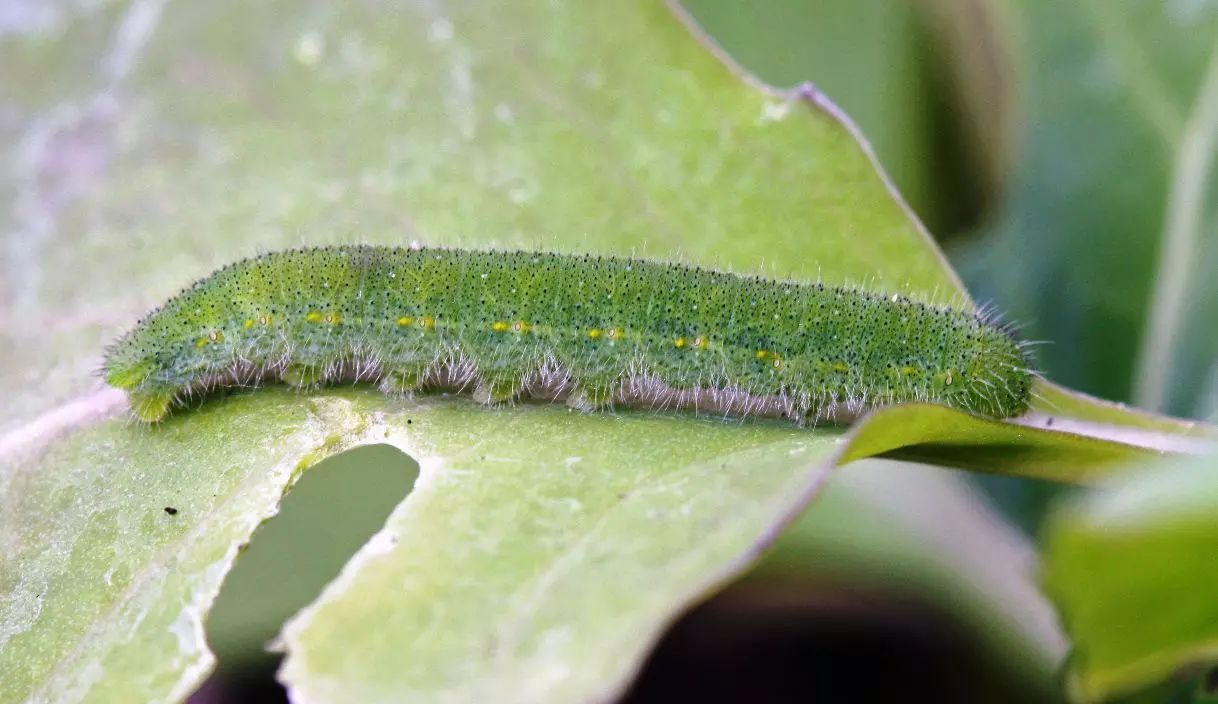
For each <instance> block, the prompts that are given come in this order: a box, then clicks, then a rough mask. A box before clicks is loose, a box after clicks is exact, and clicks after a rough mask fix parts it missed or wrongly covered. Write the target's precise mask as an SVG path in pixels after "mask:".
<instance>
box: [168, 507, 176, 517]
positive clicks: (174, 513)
mask: <svg viewBox="0 0 1218 704" xmlns="http://www.w3.org/2000/svg"><path fill="white" fill-rule="evenodd" d="M165 513H168V514H169V515H170V516H176V515H178V510H177V509H176V508H174V507H173V506H166V507H165Z"/></svg>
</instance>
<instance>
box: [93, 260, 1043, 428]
mask: <svg viewBox="0 0 1218 704" xmlns="http://www.w3.org/2000/svg"><path fill="white" fill-rule="evenodd" d="M104 375H105V379H106V381H107V382H108V383H109V384H111V385H112V386H115V387H118V388H120V389H125V390H126V391H127V392H128V394H129V396H130V399H131V405H132V408H133V410H134V412H135V415H136V416H138V417H139V418H140V419H141V420H144V421H147V422H156V421H159V420H161V419H162V418H164V417H165V415H166V414H167V413H168V412H169V411H170V409H171V408H172V407H173V406H174V404H175V403H180V402H182V401H183V400H184V399H185V398H186V397H187V396H189V395H191V394H193V393H195V392H200V391H206V390H208V389H211V388H214V387H222V386H234V385H242V386H244V385H250V384H256V383H258V382H260V381H263V380H268V379H281V380H283V381H285V382H287V383H288V384H291V385H293V386H297V387H313V386H316V385H320V384H323V383H326V382H335V381H339V380H370V381H377V382H379V384H380V388H381V389H382V390H384V391H385V392H387V393H392V394H404V393H409V392H412V391H414V390H416V389H421V388H425V387H429V386H440V387H448V388H456V389H459V390H465V389H469V390H472V391H473V394H474V398H475V399H476V400H478V401H479V402H481V403H486V404H501V403H506V402H510V401H513V400H515V399H517V398H520V397H525V396H532V397H542V398H550V399H565V400H566V402H567V403H568V404H569V405H571V406H572V407H575V408H580V409H584V410H592V409H599V408H604V407H607V406H610V405H612V404H613V403H623V404H627V405H634V406H642V407H652V408H693V409H695V410H698V411H707V412H715V413H724V414H732V415H741V416H743V415H769V416H785V417H788V418H792V419H795V420H797V421H799V422H801V423H802V422H805V421H807V420H812V421H815V420H818V419H820V418H834V419H842V418H849V417H855V416H857V415H858V414H859V413H861V412H863V411H864V410H865V409H867V408H871V407H876V406H886V405H891V404H896V403H901V402H905V401H925V402H931V403H939V404H944V405H947V406H951V407H954V408H959V409H963V410H966V411H972V412H975V413H979V414H983V415H986V416H993V417H999V418H1005V417H1009V416H1014V415H1018V414H1020V413H1022V412H1023V411H1024V410H1026V408H1027V406H1028V399H1029V394H1030V390H1031V384H1032V378H1033V375H1034V374H1033V372H1032V371H1031V369H1030V362H1029V360H1028V358H1027V356H1026V354H1025V351H1024V348H1023V346H1022V345H1021V344H1020V343H1019V342H1017V341H1016V340H1014V339H1013V338H1012V336H1011V334H1010V332H1009V331H1008V330H1007V329H1005V328H1004V327H1003V326H1000V325H995V324H993V323H992V322H990V321H988V320H986V319H985V317H984V316H980V315H975V314H971V313H966V312H961V311H957V310H954V309H950V308H946V307H939V306H933V305H928V304H925V303H920V302H916V301H913V300H910V299H908V298H905V297H902V296H895V295H894V296H883V295H879V294H875V293H868V292H865V291H860V290H856V289H852V288H845V287H832V286H823V285H820V284H804V283H794V282H783V281H774V280H768V279H764V278H759V277H747V276H738V275H735V274H730V273H724V272H717V271H709V270H705V269H699V268H695V267H691V266H682V265H678V264H666V263H658V262H649V261H643V260H638V259H625V258H616V257H597V256H587V255H564V254H551V253H542V252H499V251H471V250H463V249H434V248H411V249H404V248H396V247H379V246H340V247H319V248H310V249H298V250H291V251H284V252H274V253H270V254H264V255H261V256H258V257H254V258H251V259H246V260H243V261H240V262H237V263H235V264H231V265H229V266H226V267H224V268H223V269H221V270H219V271H217V272H215V273H214V274H212V275H210V276H208V277H206V278H204V279H201V280H199V281H197V282H196V283H195V284H194V285H192V286H190V287H189V288H188V289H186V290H185V291H183V292H182V293H180V294H179V295H177V296H175V297H174V298H172V299H170V300H169V301H168V302H167V303H166V304H165V305H164V306H162V307H161V308H159V309H157V310H154V311H153V312H152V313H150V314H149V315H147V316H146V317H145V318H144V319H142V320H141V321H140V322H139V323H138V324H137V325H136V326H135V328H134V329H133V330H131V331H130V332H129V333H128V334H127V335H126V336H124V337H123V338H122V339H120V340H119V341H118V342H117V343H116V344H115V345H113V346H112V347H111V348H110V349H109V350H108V352H107V355H106V360H105V365H104Z"/></svg>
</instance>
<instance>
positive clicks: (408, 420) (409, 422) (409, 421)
mask: <svg viewBox="0 0 1218 704" xmlns="http://www.w3.org/2000/svg"><path fill="white" fill-rule="evenodd" d="M413 422H414V421H412V420H410V419H409V418H407V419H406V425H410V424H411V423H413Z"/></svg>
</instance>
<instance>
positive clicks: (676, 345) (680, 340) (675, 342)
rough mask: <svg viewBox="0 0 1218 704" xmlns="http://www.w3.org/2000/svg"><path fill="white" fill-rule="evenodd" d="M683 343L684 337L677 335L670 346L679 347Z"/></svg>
mask: <svg viewBox="0 0 1218 704" xmlns="http://www.w3.org/2000/svg"><path fill="white" fill-rule="evenodd" d="M685 345H686V342H685V338H684V337H678V338H677V339H675V340H673V341H672V346H673V347H676V348H677V349H681V348H682V347H684V346H685Z"/></svg>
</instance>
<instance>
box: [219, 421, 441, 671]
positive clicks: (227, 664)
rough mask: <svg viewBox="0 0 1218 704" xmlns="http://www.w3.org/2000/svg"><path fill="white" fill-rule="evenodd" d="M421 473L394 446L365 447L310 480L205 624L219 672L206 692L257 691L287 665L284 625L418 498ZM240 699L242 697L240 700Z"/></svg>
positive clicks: (259, 539) (238, 570) (331, 461)
mask: <svg viewBox="0 0 1218 704" xmlns="http://www.w3.org/2000/svg"><path fill="white" fill-rule="evenodd" d="M417 477H418V465H417V464H416V463H415V462H414V461H413V460H412V459H410V458H409V457H408V456H406V455H404V454H402V453H401V452H400V451H399V450H397V449H396V448H394V447H390V446H388V445H368V446H363V447H358V448H355V449H353V450H350V451H348V452H344V453H342V454H340V455H336V456H334V457H330V458H328V459H326V460H324V461H323V462H321V463H319V464H318V465H316V466H315V467H311V468H309V469H308V470H306V471H305V472H304V474H303V475H302V476H301V478H300V481H299V482H297V484H296V486H295V487H293V488H292V490H291V491H289V492H288V494H287V496H285V497H284V500H283V504H282V506H281V507H280V512H279V513H278V514H277V515H276V516H275V517H273V518H271V519H270V520H268V521H267V522H266V523H264V524H263V525H262V526H261V527H260V528H259V529H258V531H257V532H256V533H255V534H254V536H253V538H252V539H251V541H250V543H249V545H248V546H247V548H246V549H245V550H244V551H243V552H242V554H241V555H240V557H239V558H238V559H237V563H236V565H235V567H234V568H233V570H232V572H230V573H229V574H228V577H227V578H226V579H225V581H224V586H223V588H222V589H221V591H220V595H219V597H218V598H217V600H216V603H215V605H214V607H213V608H212V611H211V613H210V615H209V616H208V619H207V641H208V644H209V645H210V647H211V649H212V651H213V652H214V653H215V654H216V657H217V660H218V665H217V672H216V674H215V675H214V676H213V678H212V679H211V680H209V681H208V682H207V683H206V684H204V687H205V688H207V689H209V690H212V691H213V692H219V693H224V692H227V691H229V690H232V689H233V688H236V689H241V690H244V689H245V688H247V687H250V686H255V685H254V684H253V682H252V680H253V679H254V678H255V677H260V678H263V679H264V680H265V682H261V683H258V685H257V686H258V687H263V686H269V685H270V678H269V677H264V673H269V672H270V671H271V670H272V669H273V668H274V666H275V664H276V662H277V661H278V660H279V659H280V657H281V656H280V655H278V654H275V653H271V652H269V651H267V650H266V645H267V644H268V643H269V642H270V641H272V640H273V639H274V638H275V637H276V636H277V635H278V633H279V629H280V627H281V626H282V625H283V623H284V621H286V620H287V619H288V618H290V617H291V616H292V615H293V614H294V613H296V612H297V611H299V610H300V609H301V608H302V607H304V606H306V605H307V604H308V603H309V602H311V601H312V600H313V599H315V598H316V597H317V595H318V594H320V593H321V591H322V589H323V588H324V587H325V585H326V584H327V583H329V582H330V581H331V580H333V579H334V578H335V577H336V576H337V575H338V573H339V571H340V570H341V569H342V567H343V565H344V564H346V562H347V561H348V560H349V559H350V558H351V556H352V555H353V554H355V552H356V551H357V550H359V548H360V547H361V546H362V545H363V544H365V543H366V542H368V539H369V538H371V537H372V536H373V535H374V534H375V533H376V532H377V531H378V530H380V528H381V527H382V526H383V525H384V524H385V520H386V518H388V516H389V513H390V512H391V511H392V510H393V508H394V507H395V506H397V505H398V504H399V503H401V501H402V500H403V499H404V498H405V497H406V495H407V494H408V493H409V492H410V491H411V489H412V487H413V485H414V482H415V479H416V478H417ZM232 693H235V692H232Z"/></svg>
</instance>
